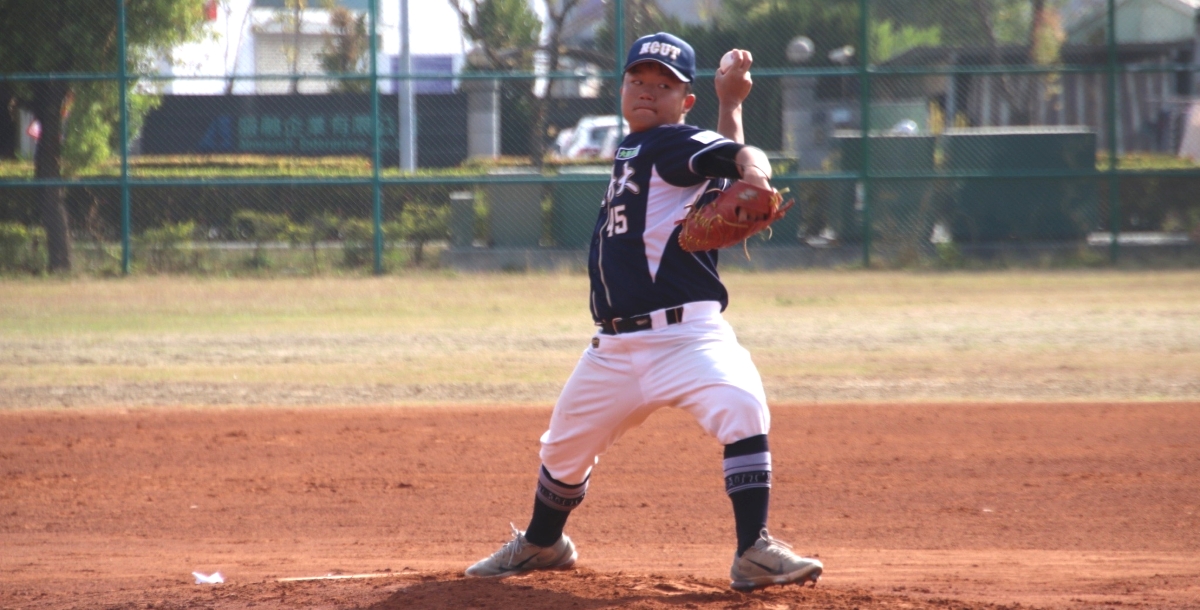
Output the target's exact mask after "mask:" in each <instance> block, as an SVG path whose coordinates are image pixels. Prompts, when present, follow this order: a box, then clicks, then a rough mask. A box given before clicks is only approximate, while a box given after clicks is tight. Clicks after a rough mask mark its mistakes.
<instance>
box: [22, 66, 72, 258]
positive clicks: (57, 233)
mask: <svg viewBox="0 0 1200 610" xmlns="http://www.w3.org/2000/svg"><path fill="white" fill-rule="evenodd" d="M33 90H34V93H33V108H31V110H32V111H33V115H34V117H36V118H37V120H38V123H40V124H41V128H42V133H41V135H40V136H39V137H38V143H37V148H36V149H35V151H34V155H33V166H34V176H35V177H36V178H37V179H38V180H59V179H61V178H62V136H63V130H62V128H63V107H64V105H65V104H66V100H67V91H68V87H67V83H66V82H64V81H43V82H38V83H35V84H34V85H33ZM38 209H39V212H40V213H41V217H42V227H44V228H45V229H46V249H47V251H48V252H49V254H50V271H51V272H56V271H70V270H71V236H70V232H69V227H70V225H69V223H68V220H67V205H66V191H65V189H63V187H61V186H44V187H42V188H41V192H40V194H39V196H38Z"/></svg>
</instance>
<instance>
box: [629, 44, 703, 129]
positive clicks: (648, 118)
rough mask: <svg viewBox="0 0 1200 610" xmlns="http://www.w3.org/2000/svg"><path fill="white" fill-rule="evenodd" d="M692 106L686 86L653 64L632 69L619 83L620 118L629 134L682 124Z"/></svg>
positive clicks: (662, 66) (667, 70)
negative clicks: (621, 116)
mask: <svg viewBox="0 0 1200 610" xmlns="http://www.w3.org/2000/svg"><path fill="white" fill-rule="evenodd" d="M695 103H696V96H694V95H692V94H691V92H690V88H689V87H688V85H687V83H685V82H683V81H681V80H679V79H678V78H676V76H675V74H674V73H672V72H671V70H670V69H668V68H667V67H666V66H664V65H662V64H660V63H658V62H655V61H647V62H642V63H640V64H637V65H635V66H633V67H632V68H630V69H629V70H628V71H626V72H625V80H624V81H623V82H622V83H621V114H623V115H625V120H626V121H629V130H630V131H633V132H637V131H645V130H647V129H653V128H655V127H658V126H659V125H667V124H670V123H682V122H683V116H684V115H685V114H687V112H688V111H689V110H691V109H692V105H693V104H695Z"/></svg>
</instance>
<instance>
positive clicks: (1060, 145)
mask: <svg viewBox="0 0 1200 610" xmlns="http://www.w3.org/2000/svg"><path fill="white" fill-rule="evenodd" d="M1185 4H1186V3H1179V5H1178V6H1175V5H1172V6H1171V7H1166V8H1164V7H1165V5H1162V4H1161V3H1154V2H1141V3H1139V2H1127V3H1125V2H1123V3H1117V2H1114V1H1113V0H927V1H925V2H919V3H914V2H910V1H907V0H830V1H826V2H819V3H818V2H811V1H809V0H769V1H768V0H624V1H622V0H609V1H606V2H602V1H599V0H438V1H433V0H431V1H429V2H424V1H422V2H416V1H412V0H397V1H393V0H389V2H382V1H380V0H331V1H325V2H313V1H311V0H207V1H200V0H125V1H122V0H105V1H99V2H97V1H84V0H62V1H61V2H55V3H44V2H39V1H36V0H11V1H9V2H6V3H4V6H3V8H0V31H3V32H4V36H2V37H0V102H3V106H4V107H5V109H6V111H5V112H3V113H0V259H2V260H0V273H9V272H21V273H24V272H37V271H40V270H45V269H47V268H49V269H52V270H56V269H57V270H65V269H77V270H82V271H84V272H89V273H114V274H127V273H136V272H145V273H230V272H271V273H295V274H310V273H325V272H362V273H386V272H389V271H391V270H397V269H403V268H406V267H411V266H446V267H454V268H463V269H525V268H568V269H578V268H580V267H582V266H583V265H584V262H585V260H586V253H587V249H588V247H589V244H590V241H591V232H592V229H593V227H594V225H595V222H596V219H597V214H598V210H599V203H600V200H601V198H602V197H603V193H604V191H605V189H606V187H607V185H608V182H609V175H610V170H611V159H612V155H613V153H614V150H615V149H616V147H617V145H618V143H619V142H620V140H621V138H622V137H623V135H624V134H625V129H626V127H625V125H624V123H623V121H622V120H621V119H620V118H619V115H618V112H619V104H618V90H619V86H620V78H621V68H622V67H623V66H622V63H623V61H624V54H625V50H626V49H627V47H628V45H629V44H630V43H632V42H633V41H634V40H635V39H636V38H637V37H639V36H642V35H644V34H648V33H653V32H656V31H671V32H674V33H676V34H678V35H679V36H681V37H683V38H684V39H686V40H688V41H689V42H690V43H691V44H692V45H693V47H694V48H695V50H696V57H697V64H698V69H699V74H698V78H697V81H696V83H695V94H696V96H697V102H696V105H695V107H694V109H693V110H692V111H691V112H690V113H689V114H688V116H687V121H688V122H690V123H693V124H696V125H700V126H705V127H709V128H715V127H716V122H717V121H716V119H717V111H718V108H717V103H716V96H715V94H714V91H713V87H712V79H713V76H714V71H715V69H716V67H717V65H718V62H719V60H720V57H721V56H722V55H723V54H724V53H725V52H726V51H728V50H729V49H731V48H741V49H747V50H749V51H751V52H752V53H753V56H754V66H753V70H752V74H753V78H754V88H753V91H752V93H751V95H750V98H749V99H747V100H746V102H745V104H744V122H745V139H746V142H747V143H748V144H752V145H755V146H758V147H759V148H762V149H763V150H765V151H767V153H768V156H769V157H770V158H771V159H772V163H773V171H774V174H775V178H774V182H775V184H776V185H777V186H779V187H787V188H789V189H790V193H791V195H792V196H793V197H795V198H796V201H797V206H796V207H795V208H794V211H793V212H792V213H790V214H789V215H788V216H787V218H785V219H784V220H782V221H781V222H779V223H778V224H777V225H776V226H775V227H774V228H773V229H774V230H773V231H772V232H771V236H770V239H769V240H768V239H765V238H757V237H756V238H753V239H752V240H750V242H749V243H748V244H747V248H746V250H747V252H748V253H749V257H747V256H745V255H743V253H742V252H741V248H738V249H737V251H731V252H730V253H729V254H728V255H727V256H726V257H725V259H724V260H725V261H726V262H727V264H734V265H744V266H750V267H755V268H771V267H804V266H814V265H821V266H829V265H835V266H837V265H840V266H874V267H878V266H884V267H887V266H896V267H910V266H946V267H959V266H966V267H970V266H972V265H992V264H1002V265H1009V264H1017V265H1024V264H1033V265H1045V264H1087V265H1106V264H1107V265H1112V264H1118V263H1120V262H1122V261H1132V262H1138V263H1143V262H1144V263H1147V264H1161V263H1182V264H1194V263H1195V262H1197V261H1200V255H1198V248H1200V246H1198V243H1200V167H1198V166H1197V164H1196V159H1197V158H1198V157H1200V101H1198V100H1200V67H1198V66H1200V57H1197V56H1196V53H1197V52H1196V49H1198V48H1200V40H1198V39H1197V33H1196V28H1195V27H1194V24H1195V23H1196V22H1197V21H1196V18H1197V15H1196V14H1195V13H1196V9H1194V8H1189V7H1187V6H1185ZM1171 11H1175V12H1171ZM1175 13H1179V14H1175ZM1188 13H1190V14H1188Z"/></svg>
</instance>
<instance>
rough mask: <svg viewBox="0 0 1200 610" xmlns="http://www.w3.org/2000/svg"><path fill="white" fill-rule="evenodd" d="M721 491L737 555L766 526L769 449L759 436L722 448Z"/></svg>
mask: <svg viewBox="0 0 1200 610" xmlns="http://www.w3.org/2000/svg"><path fill="white" fill-rule="evenodd" d="M725 491H726V493H728V494H729V499H730V501H732V502H733V520H734V527H735V528H736V530H737V540H738V548H737V554H738V555H739V556H740V555H741V554H742V553H744V552H746V549H748V548H750V547H752V546H754V543H755V542H757V541H758V539H759V536H760V533H761V532H762V530H763V529H764V528H766V527H767V512H768V509H769V508H770V504H771V450H770V448H769V447H768V446H767V435H765V434H760V435H758V436H752V437H750V438H745V439H742V440H740V441H737V442H736V443H730V444H728V445H725Z"/></svg>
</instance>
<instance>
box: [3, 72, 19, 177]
mask: <svg viewBox="0 0 1200 610" xmlns="http://www.w3.org/2000/svg"><path fill="white" fill-rule="evenodd" d="M12 102H13V92H12V88H11V87H10V86H9V84H8V83H0V159H16V158H17V141H18V138H19V136H18V135H17V130H18V129H20V128H21V126H20V125H19V124H18V123H19V122H18V121H17V120H16V117H15V116H14V113H13V105H12Z"/></svg>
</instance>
